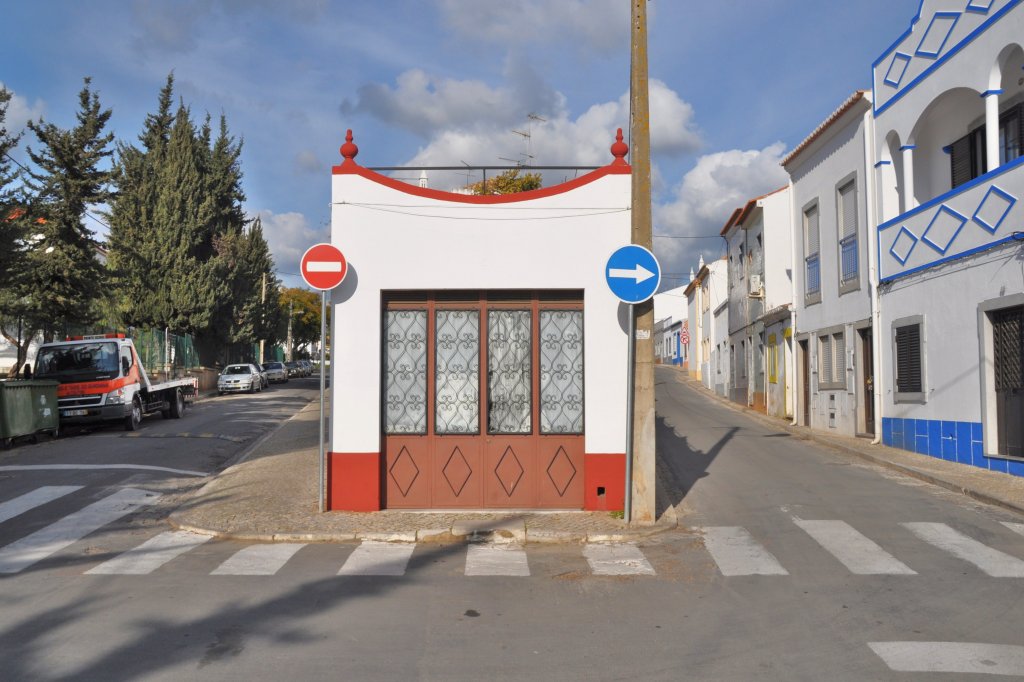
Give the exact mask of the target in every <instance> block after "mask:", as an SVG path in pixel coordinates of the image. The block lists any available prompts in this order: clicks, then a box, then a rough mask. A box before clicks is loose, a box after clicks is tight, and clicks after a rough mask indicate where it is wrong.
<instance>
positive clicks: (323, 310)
mask: <svg viewBox="0 0 1024 682" xmlns="http://www.w3.org/2000/svg"><path fill="white" fill-rule="evenodd" d="M326 346H327V291H321V292H320V511H321V512H324V511H326V507H325V505H324V489H325V487H326V486H325V485H324V478H325V476H324V470H325V469H326V463H327V462H326V460H325V458H324V384H325V381H324V356H325V354H326V353H325V350H326Z"/></svg>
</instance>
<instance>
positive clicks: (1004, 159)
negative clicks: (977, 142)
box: [993, 45, 1024, 166]
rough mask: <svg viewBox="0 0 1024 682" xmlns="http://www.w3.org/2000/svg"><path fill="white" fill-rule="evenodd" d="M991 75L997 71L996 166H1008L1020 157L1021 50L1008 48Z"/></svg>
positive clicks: (1023, 119)
mask: <svg viewBox="0 0 1024 682" xmlns="http://www.w3.org/2000/svg"><path fill="white" fill-rule="evenodd" d="M993 70H994V71H998V76H999V78H998V81H997V82H998V85H997V86H996V88H993V89H997V90H1001V91H1002V92H1001V93H999V140H998V144H999V163H998V165H1000V166H1001V165H1003V164H1005V163H1009V162H1010V161H1013V160H1014V159H1017V158H1019V157H1020V156H1021V155H1022V151H1024V150H1022V138H1024V115H1022V114H1024V111H1022V108H1024V48H1021V46H1020V45H1007V46H1006V47H1005V48H1003V51H1002V52H1000V53H999V58H998V59H997V60H996V64H995V67H994V69H993Z"/></svg>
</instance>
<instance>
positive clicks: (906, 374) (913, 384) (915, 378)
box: [896, 324, 923, 393]
mask: <svg viewBox="0 0 1024 682" xmlns="http://www.w3.org/2000/svg"><path fill="white" fill-rule="evenodd" d="M921 386H922V382H921V325H919V324H911V325H907V326H906V327H897V328H896V391H897V392H899V393H920V392H921V391H922V390H923V389H922V388H921Z"/></svg>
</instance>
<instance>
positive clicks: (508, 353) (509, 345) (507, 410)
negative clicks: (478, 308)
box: [487, 310, 533, 433]
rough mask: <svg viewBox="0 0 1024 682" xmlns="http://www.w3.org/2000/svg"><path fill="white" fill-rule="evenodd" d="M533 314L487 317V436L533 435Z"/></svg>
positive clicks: (512, 312)
mask: <svg viewBox="0 0 1024 682" xmlns="http://www.w3.org/2000/svg"><path fill="white" fill-rule="evenodd" d="M530 318H531V313H530V311H529V310H491V311H489V312H488V313H487V378H488V380H487V390H488V405H489V409H488V425H487V431H488V433H530V431H531V420H530V417H531V413H532V405H533V403H532V398H533V392H532V390H531V386H530V377H531V371H532V370H531V367H530V364H531V354H532V346H531V330H530V327H531V325H530V322H531V319H530Z"/></svg>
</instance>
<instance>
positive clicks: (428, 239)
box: [331, 174, 685, 453]
mask: <svg viewBox="0 0 1024 682" xmlns="http://www.w3.org/2000/svg"><path fill="white" fill-rule="evenodd" d="M332 202H333V203H332V211H331V242H332V243H333V244H334V245H335V246H337V247H338V248H340V249H341V250H342V252H343V253H344V254H345V256H346V258H347V260H348V262H349V267H350V270H349V273H348V276H347V278H346V280H345V281H344V282H343V283H342V285H341V286H340V287H338V288H337V289H335V290H334V292H333V294H332V297H331V303H332V305H333V306H334V309H333V310H334V317H333V336H332V338H333V339H334V348H333V363H332V384H331V386H332V390H333V401H332V406H331V408H332V425H333V428H332V432H331V450H332V451H334V452H348V453H362V452H374V453H375V452H380V448H381V435H380V434H381V424H380V419H381V415H380V411H381V409H380V400H381V367H380V363H381V291H382V290H402V289H414V290H423V289H490V290H495V289H521V288H532V289H582V290H583V291H584V333H585V342H584V352H585V357H586V366H585V372H586V374H585V379H584V381H585V388H584V390H585V402H586V407H585V420H586V437H585V448H586V451H587V452H593V453H616V452H623V449H624V447H625V409H626V404H625V402H626V359H627V339H626V335H627V333H626V330H627V324H628V321H627V317H626V312H625V306H623V305H621V304H620V303H619V301H618V300H617V299H616V298H615V297H614V295H613V294H612V293H611V291H609V289H608V286H607V284H606V282H605V276H604V267H605V263H606V262H607V259H608V256H609V255H611V253H612V252H613V251H614V250H615V249H617V248H618V247H620V246H622V245H624V244H627V243H628V242H629V235H630V213H629V211H628V207H629V205H630V176H629V175H607V176H605V177H602V178H599V179H597V180H596V181H594V182H592V183H590V184H587V185H584V186H582V187H579V188H577V189H575V190H572V191H569V192H566V193H563V194H558V195H555V196H551V197H547V198H541V199H535V200H529V201H519V202H510V203H506V204H496V205H476V204H466V203H460V202H458V201H445V200H440V199H431V198H423V197H419V196H414V195H411V194H407V193H405V192H402V191H399V190H396V189H391V188H389V187H387V186H385V185H382V184H379V183H377V182H374V181H371V180H369V179H366V178H364V177H362V176H359V175H354V174H352V175H334V176H333V178H332ZM684 300H685V299H684Z"/></svg>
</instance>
